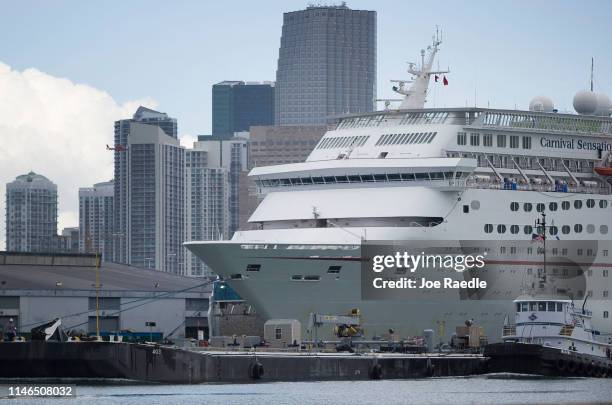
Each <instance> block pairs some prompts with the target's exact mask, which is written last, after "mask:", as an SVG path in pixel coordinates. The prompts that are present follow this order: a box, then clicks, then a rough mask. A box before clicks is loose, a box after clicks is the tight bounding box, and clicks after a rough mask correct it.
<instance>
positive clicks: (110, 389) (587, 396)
mask: <svg viewBox="0 0 612 405" xmlns="http://www.w3.org/2000/svg"><path fill="white" fill-rule="evenodd" d="M77 400H78V401H79V402H80V403H81V402H83V401H87V404H89V405H93V404H122V405H131V404H143V403H146V404H147V405H172V404H213V403H214V404H265V405H271V404H296V405H301V404H334V405H337V404H355V403H357V404H359V405H364V404H376V405H380V404H398V403H402V404H407V403H413V404H419V405H427V404H444V405H448V404H487V405H488V404H493V403H495V404H603V403H612V383H610V381H609V380H602V379H592V378H538V377H531V376H512V377H511V378H509V376H505V375H504V376H502V375H500V376H492V375H486V376H475V377H465V378H432V379H422V380H382V381H359V382H346V381H345V382H305V383H292V382H283V383H260V384H200V385H110V386H109V385H83V386H82V385H79V386H78V387H77ZM36 403H37V404H44V403H48V404H59V403H70V404H72V403H74V399H65V400H58V399H40V400H36Z"/></svg>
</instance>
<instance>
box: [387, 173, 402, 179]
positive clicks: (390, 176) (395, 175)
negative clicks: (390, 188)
mask: <svg viewBox="0 0 612 405" xmlns="http://www.w3.org/2000/svg"><path fill="white" fill-rule="evenodd" d="M387 178H388V179H389V181H400V180H401V179H402V178H401V177H400V175H399V173H390V174H387Z"/></svg>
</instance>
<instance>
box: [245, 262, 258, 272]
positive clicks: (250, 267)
mask: <svg viewBox="0 0 612 405" xmlns="http://www.w3.org/2000/svg"><path fill="white" fill-rule="evenodd" d="M260 269H261V264H247V266H246V271H259V270H260Z"/></svg>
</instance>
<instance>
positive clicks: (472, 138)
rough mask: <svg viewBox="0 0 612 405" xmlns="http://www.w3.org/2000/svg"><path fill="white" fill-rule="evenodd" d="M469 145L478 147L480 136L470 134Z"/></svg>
mask: <svg viewBox="0 0 612 405" xmlns="http://www.w3.org/2000/svg"><path fill="white" fill-rule="evenodd" d="M470 145H472V146H480V135H479V134H470Z"/></svg>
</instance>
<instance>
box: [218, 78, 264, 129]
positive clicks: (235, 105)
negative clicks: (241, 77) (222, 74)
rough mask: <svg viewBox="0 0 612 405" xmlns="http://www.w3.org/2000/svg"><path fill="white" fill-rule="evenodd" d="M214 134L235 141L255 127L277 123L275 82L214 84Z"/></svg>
mask: <svg viewBox="0 0 612 405" xmlns="http://www.w3.org/2000/svg"><path fill="white" fill-rule="evenodd" d="M212 120H213V127H212V134H213V136H216V137H224V138H231V137H232V136H234V132H242V131H248V130H249V127H251V126H255V125H272V124H274V83H271V82H264V83H251V82H247V83H245V82H241V81H224V82H221V83H217V84H215V85H213V90H212Z"/></svg>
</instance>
